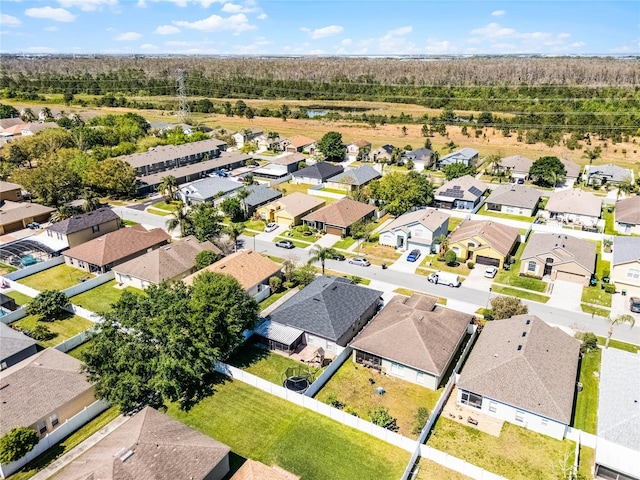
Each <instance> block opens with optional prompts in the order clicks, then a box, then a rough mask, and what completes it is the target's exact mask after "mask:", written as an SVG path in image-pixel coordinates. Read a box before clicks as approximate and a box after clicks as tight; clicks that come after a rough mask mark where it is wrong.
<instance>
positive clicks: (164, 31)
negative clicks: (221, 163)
mask: <svg viewBox="0 0 640 480" xmlns="http://www.w3.org/2000/svg"><path fill="white" fill-rule="evenodd" d="M153 33H157V34H158V35H173V34H174V33H180V29H179V28H178V27H174V26H173V25H159V26H158V28H156V29H155V31H154V32H153Z"/></svg>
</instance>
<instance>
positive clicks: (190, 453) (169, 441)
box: [56, 407, 231, 480]
mask: <svg viewBox="0 0 640 480" xmlns="http://www.w3.org/2000/svg"><path fill="white" fill-rule="evenodd" d="M230 451H231V449H230V448H229V447H228V446H226V445H224V444H223V443H220V442H218V441H217V440H214V439H213V438H210V437H208V436H206V435H204V434H202V433H200V432H198V431H197V430H194V429H193V428H191V427H189V426H187V425H185V424H183V423H181V422H179V421H178V420H174V419H173V418H171V417H169V416H168V415H165V414H164V413H161V412H159V411H157V410H154V409H153V408H151V407H145V408H144V409H143V410H142V411H140V412H138V413H136V414H135V415H134V416H132V417H131V418H129V419H128V420H126V421H125V422H124V423H123V424H121V425H120V426H118V427H117V428H115V429H114V430H113V431H112V432H111V433H109V434H108V435H106V436H105V437H104V438H103V439H102V440H100V441H99V442H98V443H96V444H95V445H94V446H92V447H91V448H89V449H88V450H87V451H86V452H85V453H83V454H82V455H81V456H80V457H78V458H77V459H75V460H74V461H72V462H71V463H70V464H69V465H68V466H67V467H66V468H65V469H64V470H62V471H61V472H60V473H59V474H58V475H56V477H57V478H58V479H60V480H134V479H156V480H173V479H179V478H182V479H192V480H204V479H205V478H208V477H207V475H208V474H209V473H210V472H211V471H212V470H213V469H214V468H215V467H216V466H217V465H218V464H219V463H220V462H222V461H223V460H224V459H225V457H227V455H228V454H229V452H230ZM129 452H131V453H129Z"/></svg>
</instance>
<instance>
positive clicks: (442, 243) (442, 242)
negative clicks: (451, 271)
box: [436, 233, 449, 257]
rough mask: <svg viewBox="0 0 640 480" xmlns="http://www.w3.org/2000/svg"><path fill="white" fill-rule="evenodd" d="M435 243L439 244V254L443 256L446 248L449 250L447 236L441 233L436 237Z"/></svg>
mask: <svg viewBox="0 0 640 480" xmlns="http://www.w3.org/2000/svg"><path fill="white" fill-rule="evenodd" d="M436 243H437V244H438V245H440V249H439V253H440V256H442V257H444V254H445V253H447V250H449V237H448V236H446V235H445V234H444V233H443V234H442V235H440V236H439V237H438V238H436Z"/></svg>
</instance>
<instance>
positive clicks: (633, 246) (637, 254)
mask: <svg viewBox="0 0 640 480" xmlns="http://www.w3.org/2000/svg"><path fill="white" fill-rule="evenodd" d="M629 262H640V237H613V266H616V265H622V264H623V263H629Z"/></svg>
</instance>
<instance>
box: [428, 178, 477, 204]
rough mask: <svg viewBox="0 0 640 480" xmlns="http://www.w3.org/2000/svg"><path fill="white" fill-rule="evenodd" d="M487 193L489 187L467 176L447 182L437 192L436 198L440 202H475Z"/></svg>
mask: <svg viewBox="0 0 640 480" xmlns="http://www.w3.org/2000/svg"><path fill="white" fill-rule="evenodd" d="M486 191H487V186H486V185H485V184H484V183H482V182H481V181H480V180H477V179H476V178H475V177H472V176H471V175H465V176H464V177H459V178H454V179H453V180H449V181H448V182H446V183H445V184H444V185H442V186H441V187H439V188H438V189H437V190H436V191H435V196H436V198H437V199H438V200H442V199H444V200H457V199H459V200H468V201H472V202H475V201H476V200H477V199H478V198H480V197H481V196H482V195H483V194H484V192H486Z"/></svg>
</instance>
